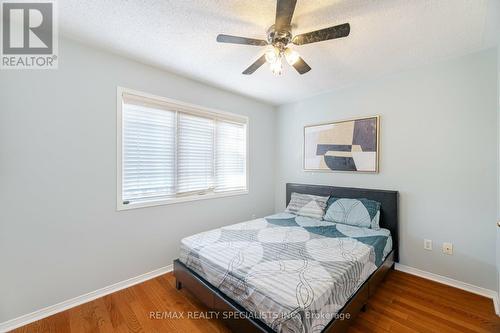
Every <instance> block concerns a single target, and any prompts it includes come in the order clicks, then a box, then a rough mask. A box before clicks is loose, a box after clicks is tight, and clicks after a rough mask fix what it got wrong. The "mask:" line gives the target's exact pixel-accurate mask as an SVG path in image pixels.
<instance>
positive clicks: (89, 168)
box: [0, 39, 275, 322]
mask: <svg viewBox="0 0 500 333" xmlns="http://www.w3.org/2000/svg"><path fill="white" fill-rule="evenodd" d="M117 85H120V86H124V87H128V88H132V89H137V90H142V91H146V92H149V93H152V94H157V95H161V96H166V97H170V98H174V99H178V100H181V101H185V102H190V103H195V104H199V105H203V106H206V107H212V108H217V109H220V110H225V111H230V112H237V113H241V114H244V115H247V116H249V118H250V194H248V195H244V196H238V197H230V198H221V199H212V200H202V201H196V202H194V203H182V204H175V205H169V206H161V207H152V208H143V209H136V210H129V211H122V212H117V211H116V210H115V206H116V86H117ZM274 128H275V112H274V108H273V107H270V106H267V105H264V104H261V103H259V102H256V101H253V100H251V99H248V98H245V97H241V96H237V95H234V94H231V93H228V92H225V91H222V90H218V89H215V88H211V87H208V86H205V85H202V84H200V83H197V82H194V81H190V80H187V79H184V78H181V77H178V76H175V75H172V74H169V73H166V72H162V71H160V70H158V69H155V68H152V67H148V66H146V65H141V64H138V63H136V62H133V61H129V60H126V59H125V58H121V57H119V56H114V55H111V54H109V53H105V52H100V51H97V50H95V49H91V48H87V47H85V46H82V45H80V44H78V43H75V42H73V41H69V40H64V39H63V40H62V41H61V44H60V66H59V69H58V70H54V71H1V72H0V161H1V163H0V184H1V185H0V263H1V264H0V265H1V266H0V267H1V269H0V271H1V272H0V295H1V296H0V322H2V321H5V320H8V319H12V318H14V317H17V316H19V315H23V314H27V313H29V312H32V311H34V310H38V309H40V308H42V307H45V306H48V305H53V304H55V303H58V302H60V301H64V300H67V299H70V298H72V297H75V296H79V295H82V294H84V293H87V292H90V291H93V290H96V289H98V288H102V287H105V286H108V285H110V284H113V283H115V282H118V281H122V280H125V279H128V278H131V277H134V276H137V275H140V274H143V273H145V272H149V271H151V270H154V269H156V268H159V267H162V266H165V265H168V264H171V263H172V260H173V259H174V258H176V257H177V252H178V250H177V249H178V244H179V241H180V239H181V238H182V237H184V236H187V235H190V234H193V233H196V232H200V231H202V230H208V229H211V228H215V227H218V226H221V225H224V224H230V223H235V222H238V221H243V220H247V219H249V218H250V217H251V216H252V215H253V214H255V215H257V216H263V215H266V214H269V213H272V212H273V209H274V193H273V191H272V190H271V191H270V188H269V186H270V184H273V183H274V173H273V166H274V150H273V148H274V147H273V145H270V144H269V143H270V142H273V140H274Z"/></svg>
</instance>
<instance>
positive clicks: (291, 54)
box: [285, 48, 300, 66]
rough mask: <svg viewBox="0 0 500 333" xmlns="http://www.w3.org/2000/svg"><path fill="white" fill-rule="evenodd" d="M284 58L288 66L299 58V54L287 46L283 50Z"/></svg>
mask: <svg viewBox="0 0 500 333" xmlns="http://www.w3.org/2000/svg"><path fill="white" fill-rule="evenodd" d="M285 58H286V62H288V64H289V65H290V66H293V64H295V63H296V62H297V60H299V58H300V56H299V53H298V52H297V51H294V50H292V49H291V48H287V49H286V50H285Z"/></svg>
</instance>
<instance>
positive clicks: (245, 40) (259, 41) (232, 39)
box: [217, 34, 267, 46]
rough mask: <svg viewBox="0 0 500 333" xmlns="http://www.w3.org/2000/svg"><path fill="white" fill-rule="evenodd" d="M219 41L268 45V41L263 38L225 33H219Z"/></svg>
mask: <svg viewBox="0 0 500 333" xmlns="http://www.w3.org/2000/svg"><path fill="white" fill-rule="evenodd" d="M217 41H218V42H219V43H231V44H243V45H255V46H266V45H267V42H266V41H265V40H262V39H254V38H246V37H239V36H231V35H223V34H220V35H217Z"/></svg>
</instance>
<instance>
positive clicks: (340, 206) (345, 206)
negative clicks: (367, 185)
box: [323, 197, 380, 229]
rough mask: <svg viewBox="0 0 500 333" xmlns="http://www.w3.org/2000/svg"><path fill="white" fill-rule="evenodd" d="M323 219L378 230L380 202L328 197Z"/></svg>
mask: <svg viewBox="0 0 500 333" xmlns="http://www.w3.org/2000/svg"><path fill="white" fill-rule="evenodd" d="M323 219H324V220H325V221H329V222H335V223H342V224H348V225H352V226H356V227H363V228H371V229H380V226H379V220H380V202H377V201H373V200H369V199H346V198H335V197H330V198H329V199H328V202H327V210H326V213H325V216H324V217H323Z"/></svg>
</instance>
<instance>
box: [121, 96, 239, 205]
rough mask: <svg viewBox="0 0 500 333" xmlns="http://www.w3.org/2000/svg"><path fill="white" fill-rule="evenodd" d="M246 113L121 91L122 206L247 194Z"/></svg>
mask: <svg viewBox="0 0 500 333" xmlns="http://www.w3.org/2000/svg"><path fill="white" fill-rule="evenodd" d="M247 123H248V120H247V118H246V117H243V116H239V115H233V114H228V113H222V112H220V111H214V110H207V109H204V108H201V107H197V106H192V105H187V104H184V103H179V102H174V101H171V100H168V99H165V98H161V97H156V96H151V95H148V94H144V93H139V92H135V91H131V90H128V89H123V88H119V89H118V202H117V204H118V209H128V208H135V207H144V206H151V205H159V204H166V203H174V202H181V201H189V200H197V199H204V198H214V197H221V196H227V195H236V194H244V193H247V172H248V171H247Z"/></svg>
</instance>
